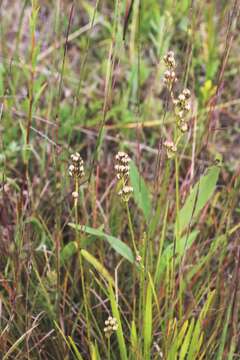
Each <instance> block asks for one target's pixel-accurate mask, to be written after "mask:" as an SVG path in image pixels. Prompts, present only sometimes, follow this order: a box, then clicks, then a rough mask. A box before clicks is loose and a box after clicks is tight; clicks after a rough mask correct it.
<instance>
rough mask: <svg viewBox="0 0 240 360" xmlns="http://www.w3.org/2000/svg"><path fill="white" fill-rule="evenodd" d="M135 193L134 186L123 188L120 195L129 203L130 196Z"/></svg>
mask: <svg viewBox="0 0 240 360" xmlns="http://www.w3.org/2000/svg"><path fill="white" fill-rule="evenodd" d="M132 193H133V188H132V186H127V185H125V186H123V188H122V189H121V190H120V191H119V192H118V195H119V196H120V197H121V198H122V200H123V201H124V202H128V201H129V198H130V196H131V195H132Z"/></svg>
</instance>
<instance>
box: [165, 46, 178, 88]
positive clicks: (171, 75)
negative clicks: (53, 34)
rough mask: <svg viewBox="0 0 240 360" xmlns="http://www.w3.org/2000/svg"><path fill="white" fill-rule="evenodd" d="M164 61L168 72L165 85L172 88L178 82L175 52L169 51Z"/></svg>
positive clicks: (166, 72)
mask: <svg viewBox="0 0 240 360" xmlns="http://www.w3.org/2000/svg"><path fill="white" fill-rule="evenodd" d="M163 61H164V63H165V65H166V67H167V70H166V71H165V73H164V80H163V81H164V83H165V84H166V85H168V86H169V87H172V85H173V84H174V83H175V82H176V81H177V77H176V73H175V70H174V69H175V68H176V61H175V57H174V52H173V51H169V52H168V53H167V55H165V56H164V58H163Z"/></svg>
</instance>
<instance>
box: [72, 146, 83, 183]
mask: <svg viewBox="0 0 240 360" xmlns="http://www.w3.org/2000/svg"><path fill="white" fill-rule="evenodd" d="M68 173H69V175H70V176H71V177H76V178H82V177H84V176H85V172H84V163H83V159H82V158H81V155H80V154H79V153H78V152H76V153H75V154H72V155H71V164H70V165H69V168H68Z"/></svg>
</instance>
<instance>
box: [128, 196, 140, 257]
mask: <svg viewBox="0 0 240 360" xmlns="http://www.w3.org/2000/svg"><path fill="white" fill-rule="evenodd" d="M126 208H127V216H128V225H129V230H130V234H131V239H132V244H133V249H134V252H135V255H138V250H137V246H136V242H135V237H134V231H133V224H132V218H131V214H130V210H129V206H128V202H126Z"/></svg>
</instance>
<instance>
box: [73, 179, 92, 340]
mask: <svg viewBox="0 0 240 360" xmlns="http://www.w3.org/2000/svg"><path fill="white" fill-rule="evenodd" d="M78 191H79V183H78V178H77V177H76V178H75V192H76V193H78ZM74 210H75V224H76V225H77V224H78V223H79V219H78V197H77V198H76V199H74ZM76 242H77V246H78V255H79V267H80V274H81V275H80V276H81V284H82V292H83V304H84V309H85V315H86V323H87V338H88V343H89V346H90V343H91V341H90V339H91V336H90V321H89V313H88V301H87V293H86V284H85V277H84V272H83V261H82V253H81V236H80V233H79V231H78V229H77V227H76Z"/></svg>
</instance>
